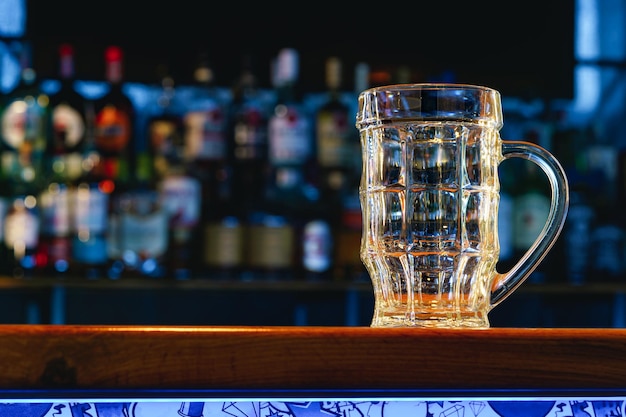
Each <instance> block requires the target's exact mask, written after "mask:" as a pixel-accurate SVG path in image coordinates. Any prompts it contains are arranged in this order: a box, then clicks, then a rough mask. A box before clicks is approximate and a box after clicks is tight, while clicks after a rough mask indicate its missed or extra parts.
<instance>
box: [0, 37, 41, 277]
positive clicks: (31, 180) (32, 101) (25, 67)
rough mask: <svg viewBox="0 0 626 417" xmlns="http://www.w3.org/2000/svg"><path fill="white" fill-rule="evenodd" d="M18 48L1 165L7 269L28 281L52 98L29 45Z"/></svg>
mask: <svg viewBox="0 0 626 417" xmlns="http://www.w3.org/2000/svg"><path fill="white" fill-rule="evenodd" d="M14 47H15V52H16V53H17V54H18V56H19V59H20V65H21V78H20V82H19V84H18V85H17V87H16V88H15V89H14V90H13V91H11V92H10V93H9V94H8V95H7V96H5V97H4V99H3V100H2V105H1V106H0V126H1V130H0V136H1V142H2V143H1V149H0V151H1V152H2V154H1V159H0V161H1V162H0V164H1V165H0V167H1V171H2V182H3V183H4V184H3V186H5V187H6V188H5V189H4V190H3V193H4V194H5V196H6V198H7V202H8V204H7V214H6V216H5V217H4V218H3V222H4V224H3V226H4V245H5V246H6V250H7V258H8V259H7V263H6V267H7V268H6V271H7V273H8V274H10V275H13V276H16V277H24V276H29V275H32V274H33V273H34V271H35V270H36V267H37V256H36V255H37V245H38V244H39V225H40V217H39V212H38V209H39V207H38V204H39V201H38V197H39V194H40V192H41V188H42V183H43V177H44V173H43V155H44V152H45V147H46V138H47V129H48V126H47V123H48V122H49V113H48V112H49V108H48V104H49V97H48V96H47V95H45V94H44V93H43V92H42V91H41V89H40V88H39V85H38V83H37V77H36V73H35V70H34V69H33V68H32V65H31V51H30V46H29V45H28V44H27V43H26V42H16V43H14Z"/></svg>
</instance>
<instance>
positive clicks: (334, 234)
mask: <svg viewBox="0 0 626 417" xmlns="http://www.w3.org/2000/svg"><path fill="white" fill-rule="evenodd" d="M342 68H343V67H342V63H341V61H340V59H339V58H337V57H334V56H333V57H329V58H328V59H327V60H326V62H325V77H324V80H325V83H326V97H325V101H324V102H323V103H322V105H321V106H320V107H319V108H318V109H317V111H316V113H315V145H316V146H315V151H316V152H315V155H316V165H315V168H316V172H315V175H314V176H313V178H312V181H311V182H312V184H313V185H314V188H313V187H309V190H310V193H309V195H308V196H307V197H308V200H309V201H307V202H306V203H305V205H304V208H305V210H304V212H303V215H304V224H303V225H302V230H301V234H300V241H301V247H302V255H301V256H302V268H303V272H304V274H305V275H306V276H308V277H315V278H317V279H319V278H322V279H331V277H332V273H333V268H334V264H335V261H336V258H337V257H336V253H335V243H336V241H337V240H338V239H339V234H340V229H339V226H340V217H341V211H342V199H343V198H344V196H345V195H346V194H347V193H349V192H350V190H349V188H350V187H351V186H352V185H353V181H352V179H353V178H352V176H353V174H354V172H353V166H354V162H353V159H354V157H355V155H354V154H353V152H354V150H355V147H354V146H353V144H352V140H354V139H355V136H354V134H353V129H354V125H353V123H351V120H353V118H352V116H353V115H352V113H351V110H350V107H349V106H348V105H347V104H346V103H345V102H344V101H343V97H342V94H341V93H342V91H341V87H342V76H343V74H342Z"/></svg>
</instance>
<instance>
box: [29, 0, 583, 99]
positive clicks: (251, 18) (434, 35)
mask: <svg viewBox="0 0 626 417" xmlns="http://www.w3.org/2000/svg"><path fill="white" fill-rule="evenodd" d="M27 8H28V19H27V34H26V36H27V37H28V38H29V39H30V40H31V41H32V43H33V52H34V56H33V60H34V64H35V68H36V69H38V71H39V73H40V75H41V76H42V77H52V78H54V77H55V76H56V75H57V64H56V61H57V59H56V49H57V46H58V44H59V43H60V42H65V41H69V42H71V43H73V44H74V45H75V49H76V70H77V75H78V76H79V78H82V79H90V80H99V79H102V78H103V75H104V74H103V73H104V64H103V50H104V48H105V47H106V45H108V44H118V45H120V46H122V47H123V48H124V49H125V52H126V55H125V56H126V57H125V79H126V80H128V81H140V82H152V81H154V80H156V67H157V65H159V64H163V63H164V64H166V65H168V66H169V68H170V70H171V71H172V73H173V74H174V76H175V77H176V78H177V79H178V82H179V83H186V82H189V81H190V80H191V76H192V69H193V66H194V64H195V63H196V56H197V54H198V52H205V53H207V54H208V55H209V57H210V59H211V62H212V63H213V66H214V70H215V72H216V83H217V84H219V85H230V84H231V83H232V82H233V81H234V79H235V78H236V76H237V74H238V72H239V67H240V62H241V58H242V56H243V55H244V54H245V53H251V54H252V56H253V59H254V62H255V63H256V70H257V72H258V75H259V79H260V81H261V83H262V86H269V81H270V77H269V68H270V60H271V59H272V58H273V57H274V56H275V55H276V53H277V52H278V50H279V49H280V48H282V47H287V46H289V47H294V48H297V49H298V50H299V51H300V60H301V61H300V62H301V76H300V83H301V85H302V86H303V88H306V89H307V90H309V91H314V90H318V89H319V90H322V89H323V88H324V86H323V75H324V69H323V68H324V66H323V65H324V64H323V62H324V60H325V59H326V57H327V56H329V55H331V54H337V55H339V56H340V57H341V58H342V59H343V61H344V68H345V71H344V72H345V74H344V86H345V88H346V89H352V82H353V80H352V74H353V68H354V65H355V64H356V63H357V62H359V61H364V62H367V63H368V64H369V65H370V67H371V69H372V71H389V72H393V71H395V69H397V68H398V67H399V66H402V65H407V66H409V67H410V69H411V73H412V79H411V81H413V82H421V81H427V80H435V79H438V78H441V74H442V73H443V72H445V71H452V72H453V73H454V74H455V76H454V79H453V80H454V81H456V82H468V83H475V84H487V85H489V86H491V87H494V88H498V89H500V90H501V92H502V93H503V94H504V95H509V96H520V95H532V96H537V95H539V96H544V97H559V98H571V97H572V95H573V91H572V89H573V86H572V80H573V76H572V69H573V65H574V57H573V39H574V37H573V36H574V1H573V0H571V1H566V0H556V1H546V0H526V1H524V2H498V3H495V2H478V1H465V2H450V1H431V2H429V1H413V2H399V3H397V4H395V5H394V4H393V3H391V2H383V3H380V5H379V6H378V7H375V8H374V7H371V4H369V3H368V4H366V3H365V2H361V3H354V4H352V3H348V4H343V3H340V2H337V1H335V2H334V3H321V2H291V3H286V4H285V3H283V4H281V6H280V7H278V6H274V5H272V4H271V3H263V2H255V3H251V4H248V3H242V2H224V3H217V2H215V1H202V0H195V1H194V0H176V1H164V2H146V1H133V0H108V1H106V2H97V3H94V2H90V1H84V0H56V1H41V0H27ZM338 9H341V10H338Z"/></svg>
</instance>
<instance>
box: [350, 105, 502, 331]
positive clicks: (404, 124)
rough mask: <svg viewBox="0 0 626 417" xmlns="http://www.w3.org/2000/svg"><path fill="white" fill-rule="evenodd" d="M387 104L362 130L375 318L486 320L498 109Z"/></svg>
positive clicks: (447, 323)
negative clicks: (404, 112) (475, 114)
mask: <svg viewBox="0 0 626 417" xmlns="http://www.w3.org/2000/svg"><path fill="white" fill-rule="evenodd" d="M405 98H406V97H405ZM390 103H392V104H391V105H390V106H389V107H388V108H386V109H383V110H384V111H385V113H383V114H384V118H385V119H386V120H384V122H383V123H372V124H371V125H370V126H368V127H367V128H366V129H363V130H362V131H361V140H362V149H363V151H364V155H363V156H364V158H363V160H364V165H363V176H362V186H361V202H362V207H363V209H364V219H365V221H366V222H367V224H366V227H365V228H364V230H365V232H364V237H363V241H362V251H361V255H362V259H363V261H364V263H365V265H366V267H367V268H368V271H369V273H370V275H371V276H372V277H373V279H372V282H373V284H374V291H375V295H376V309H375V315H374V318H373V322H372V325H373V326H406V325H417V326H420V325H427V326H441V327H455V326H457V324H456V323H461V322H462V323H463V326H465V327H467V326H468V325H469V326H471V327H472V326H473V327H484V326H486V325H487V324H486V315H487V312H488V310H489V296H490V290H491V283H492V276H493V273H492V271H493V270H494V269H495V264H496V262H497V259H498V255H499V245H498V240H497V236H498V234H497V230H496V228H497V225H496V223H495V219H496V218H497V210H498V201H499V182H498V178H497V167H498V163H499V161H500V160H501V159H500V158H501V155H500V154H499V153H498V152H497V149H499V141H500V138H499V134H498V128H499V126H498V120H497V117H496V118H494V119H493V120H491V122H490V123H485V122H483V123H478V122H476V121H473V120H472V119H471V118H468V117H458V116H453V117H452V119H449V117H450V116H449V113H448V112H446V114H445V115H444V117H429V118H428V120H426V119H425V120H422V119H421V118H420V119H418V120H412V119H411V118H406V117H398V115H397V114H396V113H395V112H394V109H393V106H394V104H393V98H390ZM361 104H363V103H361ZM377 110H381V109H380V108H378V109H377ZM496 114H498V113H496ZM433 115H434V116H437V114H433ZM422 319H423V320H422ZM433 319H434V320H433Z"/></svg>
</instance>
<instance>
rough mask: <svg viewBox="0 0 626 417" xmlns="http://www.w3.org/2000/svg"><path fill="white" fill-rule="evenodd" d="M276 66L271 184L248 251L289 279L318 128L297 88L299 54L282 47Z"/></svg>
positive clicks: (260, 266)
mask: <svg viewBox="0 0 626 417" xmlns="http://www.w3.org/2000/svg"><path fill="white" fill-rule="evenodd" d="M272 69H273V79H272V81H273V85H274V91H275V93H276V104H275V106H274V110H273V113H272V114H271V115H270V118H269V122H268V162H269V166H270V169H269V175H268V184H267V186H266V187H265V195H264V198H263V200H261V202H260V203H259V204H258V207H257V210H255V212H254V213H252V214H251V216H250V217H251V218H250V236H249V247H248V248H247V250H246V253H247V254H248V264H249V265H250V267H251V269H252V270H253V271H255V272H256V273H258V274H259V275H260V276H261V277H264V278H265V279H284V278H292V277H293V274H294V272H295V270H296V268H295V267H296V256H297V254H298V253H299V251H298V250H297V245H298V242H297V240H296V239H297V238H296V235H297V229H298V220H299V219H298V213H300V212H301V210H302V205H301V203H302V202H304V201H305V199H304V195H303V191H304V185H305V181H306V178H305V175H306V172H307V168H308V167H310V166H311V162H312V161H313V156H314V154H313V131H312V125H311V118H310V115H309V114H307V113H306V112H305V109H304V107H303V105H302V101H301V97H300V96H299V94H298V91H297V89H296V87H297V81H298V75H299V56H298V52H297V51H296V50H294V49H290V48H285V49H282V50H280V51H279V53H278V57H277V59H276V61H275V63H274V66H273V68H272Z"/></svg>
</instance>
